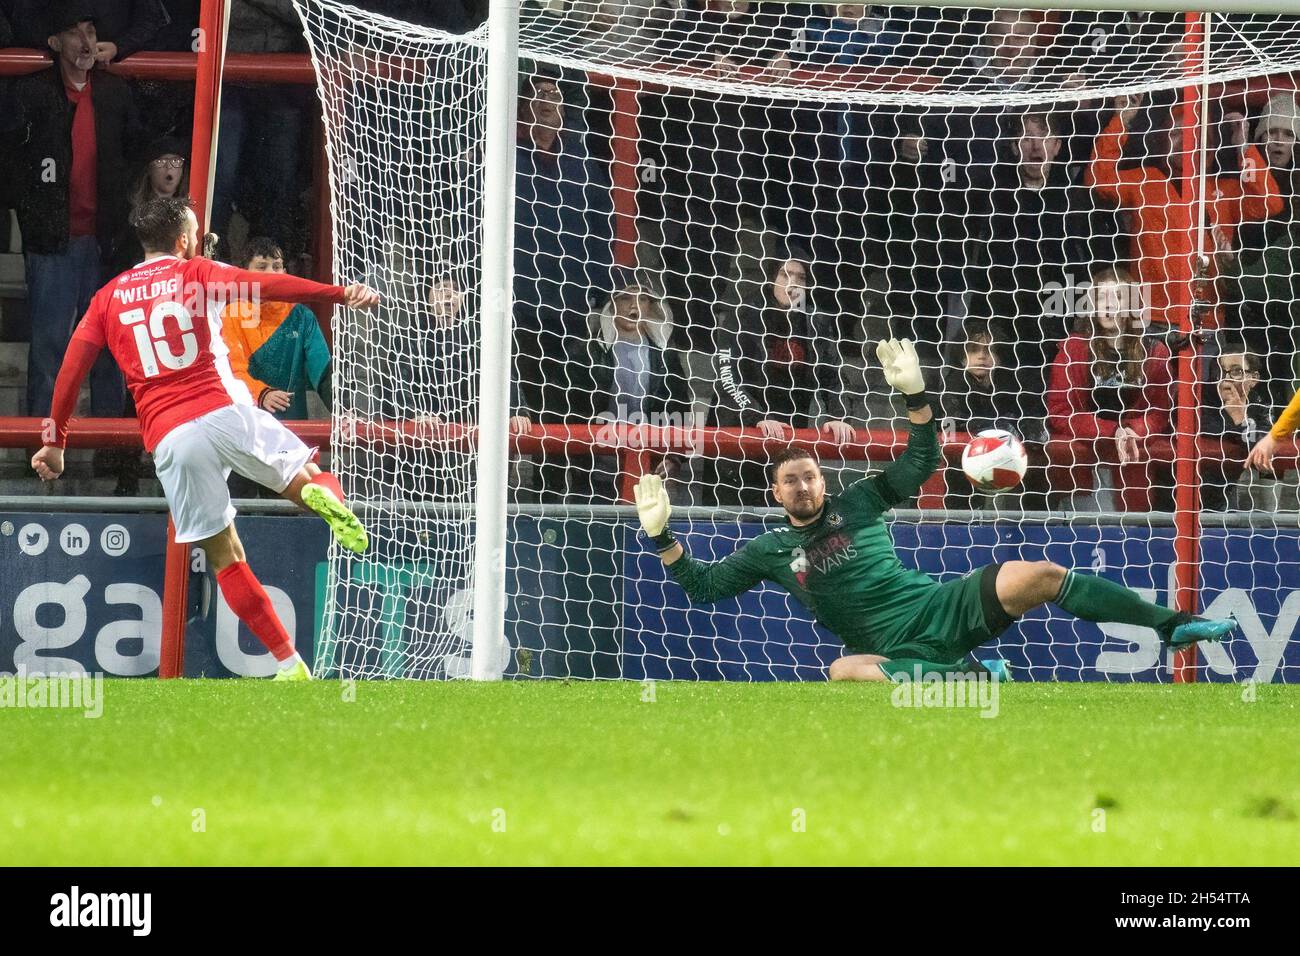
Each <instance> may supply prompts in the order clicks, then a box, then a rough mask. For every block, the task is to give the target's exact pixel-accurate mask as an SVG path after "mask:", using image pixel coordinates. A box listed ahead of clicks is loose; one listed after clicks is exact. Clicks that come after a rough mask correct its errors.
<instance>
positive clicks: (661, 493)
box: [632, 475, 676, 551]
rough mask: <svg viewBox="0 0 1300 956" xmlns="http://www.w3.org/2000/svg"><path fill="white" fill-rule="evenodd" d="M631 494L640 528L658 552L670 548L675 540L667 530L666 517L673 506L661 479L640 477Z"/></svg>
mask: <svg viewBox="0 0 1300 956" xmlns="http://www.w3.org/2000/svg"><path fill="white" fill-rule="evenodd" d="M632 493H633V497H635V498H636V513H637V517H638V518H640V519H641V528H642V529H643V530H644V531H645V533H646V535H647V536H648V537H649V538H650V540H652V541H653V542H654V543H655V546H656V547H657V548H658V549H659V550H660V551H666V550H667V549H668V548H671V547H672V546H673V544H674V543H675V540H676V539H675V538H673V533H672V532H671V531H669V530H668V517H669V516H670V515H671V514H672V511H673V506H672V505H671V504H670V503H669V501H668V491H667V489H666V488H664V482H663V479H662V478H660V477H659V476H658V475H642V476H641V480H640V481H638V482H637V483H636V487H635V488H633V489H632Z"/></svg>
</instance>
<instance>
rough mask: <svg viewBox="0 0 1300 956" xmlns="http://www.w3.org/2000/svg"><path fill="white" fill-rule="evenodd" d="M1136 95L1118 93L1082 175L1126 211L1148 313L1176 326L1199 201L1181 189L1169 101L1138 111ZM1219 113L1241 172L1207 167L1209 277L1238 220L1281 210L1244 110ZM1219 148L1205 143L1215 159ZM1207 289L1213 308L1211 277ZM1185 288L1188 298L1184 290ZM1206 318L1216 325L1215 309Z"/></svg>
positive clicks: (1192, 268) (1230, 245)
mask: <svg viewBox="0 0 1300 956" xmlns="http://www.w3.org/2000/svg"><path fill="white" fill-rule="evenodd" d="M1142 101H1143V96H1142V94H1138V95H1137V96H1131V97H1117V98H1116V100H1115V115H1114V116H1113V117H1112V118H1111V121H1110V123H1109V124H1108V125H1107V126H1106V128H1105V129H1104V130H1102V133H1101V135H1100V136H1098V137H1097V145H1096V148H1095V149H1094V150H1093V156H1092V164H1091V166H1090V167H1089V169H1088V171H1087V173H1086V175H1085V182H1086V183H1087V184H1088V185H1089V186H1092V187H1094V188H1095V189H1096V190H1097V192H1098V194H1099V195H1100V196H1101V197H1102V198H1103V199H1106V200H1108V201H1110V202H1112V203H1115V204H1116V205H1118V206H1119V207H1120V208H1121V209H1124V210H1127V211H1129V212H1130V213H1131V214H1132V216H1133V218H1134V225H1133V228H1132V229H1131V232H1132V233H1133V238H1132V247H1131V256H1132V258H1133V260H1134V261H1136V262H1137V270H1138V278H1140V279H1141V281H1142V283H1143V285H1144V286H1145V287H1146V289H1147V294H1148V295H1149V297H1150V304H1151V320H1152V321H1154V322H1164V323H1168V324H1171V325H1177V324H1179V322H1180V321H1181V318H1182V315H1181V314H1180V313H1178V312H1176V311H1175V308H1174V303H1176V302H1178V301H1179V299H1180V296H1182V295H1184V293H1181V292H1180V290H1179V286H1187V285H1188V284H1189V283H1191V282H1192V280H1193V279H1194V278H1195V276H1196V257H1197V238H1196V232H1197V230H1196V222H1197V208H1196V206H1195V205H1194V204H1192V203H1191V201H1190V200H1189V199H1185V198H1184V197H1183V195H1182V194H1181V192H1180V190H1179V183H1180V181H1181V177H1182V150H1181V145H1180V142H1179V140H1178V131H1177V126H1176V124H1175V122H1174V116H1173V112H1172V107H1171V105H1170V104H1169V103H1168V102H1167V101H1165V102H1163V103H1161V104H1152V105H1151V106H1149V107H1147V108H1146V109H1145V110H1140V107H1141V106H1142ZM1222 119H1223V125H1224V126H1225V127H1226V128H1227V129H1228V130H1229V133H1228V144H1227V146H1228V147H1230V148H1231V149H1232V150H1234V151H1240V164H1239V165H1240V172H1239V175H1238V176H1235V177H1234V176H1232V175H1218V173H1220V172H1224V173H1228V172H1231V170H1226V169H1211V171H1210V172H1211V176H1210V178H1209V180H1208V189H1209V190H1210V193H1209V195H1208V197H1207V202H1206V216H1207V223H1206V232H1207V235H1206V245H1205V251H1206V253H1207V255H1208V256H1209V259H1210V266H1209V269H1208V270H1207V277H1208V278H1210V279H1213V278H1214V277H1215V276H1216V275H1217V268H1216V263H1215V255H1216V254H1225V253H1226V254H1232V253H1233V251H1234V245H1235V242H1236V232H1237V227H1238V226H1240V225H1241V223H1242V222H1244V221H1246V220H1260V219H1266V218H1268V217H1269V216H1275V215H1277V214H1278V213H1280V212H1281V211H1282V198H1281V196H1280V195H1279V193H1278V188H1277V183H1276V182H1275V181H1274V179H1273V176H1272V175H1271V174H1270V173H1269V169H1268V164H1267V163H1266V162H1265V160H1264V157H1263V156H1262V155H1260V152H1259V150H1258V149H1257V148H1256V147H1255V146H1254V145H1252V144H1251V143H1250V142H1249V140H1248V136H1247V132H1248V129H1247V123H1246V118H1245V116H1244V115H1243V114H1241V113H1233V112H1227V113H1224V114H1223V117H1222ZM1135 121H1136V122H1135ZM1213 128H1214V127H1213V126H1211V129H1213ZM1210 145H1211V146H1212V147H1213V146H1214V144H1213V143H1211V144H1210ZM1222 153H1223V151H1222V150H1218V149H1212V150H1211V154H1212V155H1214V156H1215V157H1216V159H1217V158H1219V157H1221V156H1222ZM1206 291H1207V292H1208V293H1209V294H1211V295H1212V296H1213V300H1214V304H1215V305H1216V307H1217V304H1218V299H1217V295H1214V289H1213V283H1210V285H1209V287H1208V288H1207V290H1206ZM1185 295H1186V296H1187V297H1188V298H1190V292H1189V293H1186V294H1185ZM1208 322H1209V323H1210V324H1214V325H1216V326H1217V325H1218V324H1219V323H1218V315H1217V309H1216V313H1215V314H1214V315H1212V316H1211V317H1210V318H1209V320H1208Z"/></svg>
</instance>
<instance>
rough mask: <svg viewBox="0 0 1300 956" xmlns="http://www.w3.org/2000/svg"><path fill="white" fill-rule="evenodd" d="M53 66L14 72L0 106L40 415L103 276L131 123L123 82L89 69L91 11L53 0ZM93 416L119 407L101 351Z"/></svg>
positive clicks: (33, 396)
mask: <svg viewBox="0 0 1300 956" xmlns="http://www.w3.org/2000/svg"><path fill="white" fill-rule="evenodd" d="M47 22H48V24H49V34H48V40H47V42H48V45H49V48H50V50H51V51H52V52H53V54H54V60H55V62H54V66H52V67H51V68H50V69H48V70H43V71H41V72H39V73H35V74H32V75H31V76H26V77H23V78H22V79H20V80H18V81H17V82H16V83H15V84H14V86H13V90H12V93H11V96H10V108H9V109H5V110H0V117H3V118H0V124H3V125H4V127H5V128H4V129H3V130H0V133H3V134H4V138H5V140H6V141H7V142H8V144H10V146H9V148H10V149H12V150H13V155H12V159H11V161H9V162H7V163H5V169H6V175H7V176H10V177H12V183H11V188H12V189H13V192H14V200H15V206H16V208H17V211H18V225H19V228H20V229H21V230H22V237H23V251H24V253H25V255H26V271H27V276H26V278H27V300H28V308H29V312H30V314H31V322H32V340H31V350H30V352H29V355H28V363H27V413H28V414H29V415H34V416H38V417H39V416H44V415H48V414H49V412H50V401H51V399H52V397H53V395H54V378H55V376H56V375H57V374H58V371H59V365H60V363H61V362H62V361H63V353H64V351H65V350H66V349H67V346H68V340H69V338H70V337H71V335H72V329H73V327H74V326H75V325H76V323H77V321H78V320H79V319H80V318H81V316H82V314H83V313H84V312H85V311H86V307H87V306H88V305H89V303H90V299H91V296H93V295H94V294H95V291H96V290H97V289H98V288H99V286H100V285H101V284H102V283H103V282H104V280H105V279H106V278H107V277H106V276H104V275H103V259H102V253H105V252H107V250H108V249H109V247H110V244H111V242H112V238H113V236H114V235H115V234H116V232H117V230H118V227H119V225H120V223H121V220H122V218H123V217H124V216H125V215H126V201H127V182H126V179H127V175H128V170H129V165H128V158H127V157H128V155H129V154H130V153H131V152H132V151H133V150H134V149H135V148H136V144H137V143H138V142H139V135H140V134H139V123H138V120H137V118H136V112H135V108H134V105H133V103H132V100H131V94H130V90H129V88H128V87H127V85H126V83H125V82H124V81H123V80H121V79H119V78H118V77H115V76H113V75H111V74H108V73H104V72H101V71H99V70H96V69H95V64H96V49H97V44H98V40H97V35H96V33H95V21H94V19H93V18H92V17H91V16H90V15H89V14H87V13H86V12H85V11H83V10H82V9H81V7H80V6H79V5H77V4H72V3H58V4H55V5H54V6H53V7H52V8H51V10H50V14H49V19H48V21H47ZM90 382H91V407H92V410H93V413H94V414H95V415H100V416H116V415H121V414H122V408H123V401H124V398H125V391H124V387H123V384H122V376H121V373H120V372H119V371H118V370H117V367H116V365H115V364H114V363H113V361H112V360H111V359H110V358H109V356H108V353H107V352H105V353H104V355H103V356H102V357H101V360H100V362H99V363H97V364H96V366H95V369H94V371H93V372H92V373H91V380H90Z"/></svg>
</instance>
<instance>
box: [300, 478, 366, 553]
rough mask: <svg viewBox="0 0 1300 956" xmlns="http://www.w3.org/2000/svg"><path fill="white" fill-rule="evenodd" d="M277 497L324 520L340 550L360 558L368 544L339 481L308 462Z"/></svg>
mask: <svg viewBox="0 0 1300 956" xmlns="http://www.w3.org/2000/svg"><path fill="white" fill-rule="evenodd" d="M281 494H282V495H283V496H284V497H285V498H288V499H289V500H290V501H292V502H294V503H295V504H301V505H303V506H304V507H307V508H309V509H311V510H312V511H314V512H316V514H318V515H320V516H321V517H322V518H324V519H325V522H326V523H327V524H328V525H329V526H330V531H332V532H333V533H334V540H336V541H337V542H338V543H339V544H340V545H341V546H342V547H344V548H347V549H348V550H349V551H353V552H355V553H357V554H360V553H361V552H362V551H365V550H366V548H367V546H368V545H369V544H370V538H369V536H368V535H367V534H366V529H365V526H364V525H362V523H361V519H360V518H358V517H357V516H356V515H355V514H353V513H352V509H350V508H349V507H348V506H347V503H346V501H345V499H344V497H343V488H342V487H341V486H340V485H339V481H338V479H337V478H335V477H334V476H333V475H332V474H330V473H329V472H328V471H321V470H320V469H319V468H318V467H316V465H314V464H311V463H310V462H309V463H308V464H306V465H304V466H303V467H302V468H301V469H299V471H298V473H297V474H296V475H294V476H293V478H292V479H291V480H290V481H289V486H288V487H287V488H285V489H284V491H283V492H281Z"/></svg>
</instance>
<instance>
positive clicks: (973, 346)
mask: <svg viewBox="0 0 1300 956" xmlns="http://www.w3.org/2000/svg"><path fill="white" fill-rule="evenodd" d="M963 331H964V333H965V334H964V338H963V341H962V343H961V354H960V360H959V361H960V365H956V364H954V365H949V366H946V367H945V372H946V374H945V375H944V380H943V397H942V400H941V403H942V408H943V415H942V416H941V419H942V421H943V427H944V430H945V431H958V432H967V433H969V434H971V435H974V434H976V433H977V432H981V431H984V430H985V429H989V428H997V429H1001V430H1002V431H1009V432H1012V433H1013V434H1015V435H1018V436H1019V437H1021V438H1024V437H1026V436H1025V435H1024V433H1023V429H1024V427H1025V424H1026V421H1025V416H1024V414H1023V413H1022V411H1021V404H1022V398H1023V396H1022V395H1021V394H1020V391H1019V389H1018V387H1017V385H1016V379H1015V375H1014V374H1013V372H1012V370H1011V369H1010V368H1008V367H1007V365H1006V363H1005V362H1004V361H1003V360H1002V358H1001V356H1000V355H999V352H1000V349H999V348H998V347H997V345H996V344H995V339H994V335H993V329H992V327H991V326H990V324H989V322H988V321H987V320H985V319H967V320H966V322H965V324H964V326H963ZM1033 437H1038V436H1036V435H1035V436H1033Z"/></svg>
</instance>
